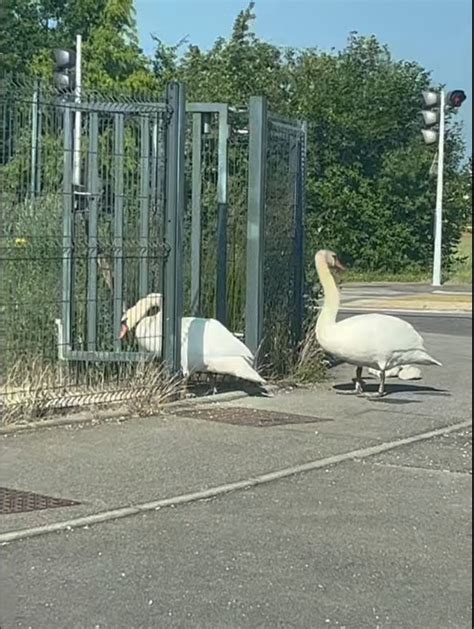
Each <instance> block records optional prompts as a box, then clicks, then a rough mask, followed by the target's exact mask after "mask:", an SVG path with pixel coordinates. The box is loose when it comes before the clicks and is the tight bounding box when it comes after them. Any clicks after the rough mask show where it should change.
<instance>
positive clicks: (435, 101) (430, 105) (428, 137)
mask: <svg viewBox="0 0 474 629" xmlns="http://www.w3.org/2000/svg"><path fill="white" fill-rule="evenodd" d="M423 100H424V101H425V109H424V110H423V111H422V112H421V114H422V116H423V121H424V123H425V126H426V129H422V130H421V133H422V134H423V139H424V141H425V144H435V143H436V142H437V141H438V130H437V125H438V124H439V122H440V106H441V94H440V92H433V91H431V90H426V91H424V92H423Z"/></svg>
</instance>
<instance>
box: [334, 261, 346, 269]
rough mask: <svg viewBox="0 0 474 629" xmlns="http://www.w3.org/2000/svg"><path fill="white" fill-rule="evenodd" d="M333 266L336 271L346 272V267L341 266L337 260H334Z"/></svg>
mask: <svg viewBox="0 0 474 629" xmlns="http://www.w3.org/2000/svg"><path fill="white" fill-rule="evenodd" d="M335 266H336V269H339V271H347V269H346V267H345V266H344V265H343V264H342V262H341V261H340V260H339V258H336V262H335Z"/></svg>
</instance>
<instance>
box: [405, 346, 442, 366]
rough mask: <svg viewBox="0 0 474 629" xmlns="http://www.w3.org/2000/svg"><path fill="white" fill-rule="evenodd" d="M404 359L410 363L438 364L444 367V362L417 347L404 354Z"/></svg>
mask: <svg viewBox="0 0 474 629" xmlns="http://www.w3.org/2000/svg"><path fill="white" fill-rule="evenodd" d="M403 360H404V362H405V363H406V364H408V365H436V366H437V367H442V366H443V363H440V362H439V360H436V358H433V356H430V355H429V354H428V352H427V351H426V350H424V349H417V350H414V351H411V352H407V353H405V354H404V355H403Z"/></svg>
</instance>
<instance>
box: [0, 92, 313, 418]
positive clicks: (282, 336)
mask: <svg viewBox="0 0 474 629" xmlns="http://www.w3.org/2000/svg"><path fill="white" fill-rule="evenodd" d="M0 120H1V128H0V219H1V224H0V410H1V409H2V408H3V410H5V408H12V407H13V408H15V407H18V408H19V409H20V411H22V410H24V408H25V405H27V404H31V406H32V407H33V408H34V409H36V411H38V409H45V408H46V409H49V408H55V407H58V406H59V407H63V406H74V405H76V403H77V404H78V403H79V401H82V402H84V401H88V402H91V403H92V402H101V401H109V400H119V399H122V398H124V397H125V398H127V397H129V396H130V395H132V393H133V395H135V394H136V393H137V390H139V391H143V390H145V391H147V390H150V389H151V388H153V387H155V388H156V387H157V382H156V380H154V379H153V377H150V373H148V372H147V373H145V370H144V367H143V366H144V365H149V364H150V360H149V359H150V356H151V355H150V354H149V353H146V354H144V353H143V352H142V351H140V350H139V348H138V346H137V344H136V342H135V341H133V340H130V341H126V340H123V339H120V338H119V333H120V329H121V323H122V319H123V316H124V311H125V310H126V309H127V308H128V307H130V306H133V305H134V304H135V303H136V302H137V300H139V299H140V298H142V297H145V296H146V295H148V294H150V293H153V294H156V293H159V294H161V295H163V299H164V302H163V312H162V319H161V324H160V325H162V329H161V328H160V329H159V330H156V331H155V332H154V337H153V338H156V339H159V341H158V345H159V346H160V347H159V352H158V353H159V354H161V355H162V357H163V359H164V363H165V365H166V367H167V368H168V371H170V372H171V373H176V372H177V371H178V370H179V366H180V337H181V330H180V325H181V317H182V315H183V313H184V314H191V315H201V316H205V317H216V318H218V319H219V320H221V321H222V322H223V323H224V324H226V325H227V326H228V327H229V328H230V329H231V330H232V331H234V332H240V333H242V332H244V328H245V336H246V342H247V344H248V345H249V346H250V347H251V348H252V349H257V347H259V346H260V345H261V343H262V341H263V342H264V345H265V348H266V349H265V356H266V360H267V361H269V362H271V363H272V364H273V365H274V366H277V367H278V363H279V362H281V360H282V359H281V357H279V356H278V355H277V353H276V352H275V350H276V348H281V347H282V345H281V343H283V344H284V345H288V346H289V347H294V346H295V344H296V341H297V340H298V338H299V335H300V333H301V317H302V304H301V298H302V293H303V290H302V281H303V278H302V268H303V256H302V238H303V231H302V225H303V207H304V192H303V191H304V151H305V142H304V127H302V126H301V125H300V124H299V123H292V122H288V121H282V120H279V119H277V118H276V117H275V116H272V115H271V114H268V113H267V110H266V103H265V100H264V99H257V98H256V99H252V102H251V106H250V110H249V111H241V112H236V111H233V110H231V109H230V108H229V107H228V105H226V104H221V103H217V104H216V103H186V99H185V93H184V86H182V85H180V84H173V85H171V86H169V88H168V90H167V93H166V94H165V95H164V96H163V98H162V99H156V97H150V96H148V97H147V98H143V99H140V100H139V99H137V98H125V97H123V96H115V97H111V96H110V95H107V96H104V95H98V94H83V95H82V98H81V102H80V103H78V102H75V101H69V100H67V99H65V98H60V97H58V96H57V94H56V93H55V92H53V91H52V90H48V88H47V87H46V86H44V85H41V84H39V83H34V84H33V83H30V82H26V83H25V82H24V83H21V84H20V83H18V82H13V81H11V80H2V81H0ZM247 205H248V213H247ZM256 227H257V231H255V228H256ZM256 234H257V237H256ZM277 276H278V277H277ZM277 337H278V338H279V340H277ZM132 338H133V337H132ZM137 374H138V376H137ZM161 376H162V372H161V371H160V377H161ZM137 378H138V380H137ZM160 386H161V385H160ZM132 389H133V391H132ZM166 390H167V389H166ZM91 392H93V393H91ZM38 412H42V411H38Z"/></svg>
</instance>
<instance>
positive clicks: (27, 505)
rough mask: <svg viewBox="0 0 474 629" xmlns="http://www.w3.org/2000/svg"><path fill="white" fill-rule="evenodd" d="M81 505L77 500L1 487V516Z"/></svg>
mask: <svg viewBox="0 0 474 629" xmlns="http://www.w3.org/2000/svg"><path fill="white" fill-rule="evenodd" d="M78 504H80V503H79V502H76V501H75V500H66V499H64V498H53V497H52V496H43V495H41V494H34V493H32V492H31V491H19V490H18V489H9V488H8V487H0V514H1V515H4V514H7V513H25V512H26V511H41V510H43V509H57V508H58V507H73V506H74V505H78Z"/></svg>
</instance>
